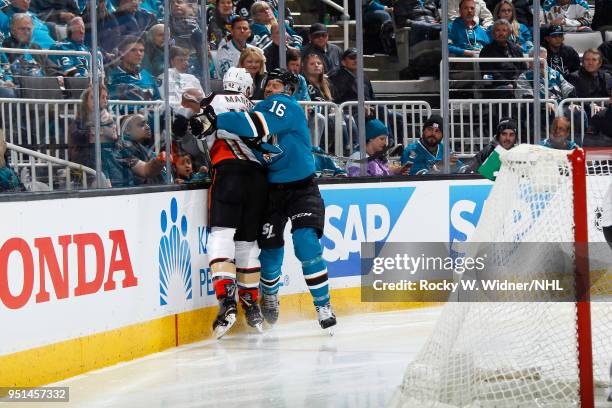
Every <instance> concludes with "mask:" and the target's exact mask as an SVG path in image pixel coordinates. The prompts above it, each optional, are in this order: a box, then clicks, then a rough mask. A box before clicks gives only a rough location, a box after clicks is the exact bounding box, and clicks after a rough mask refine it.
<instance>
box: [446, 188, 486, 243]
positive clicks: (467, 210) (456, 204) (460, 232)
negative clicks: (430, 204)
mask: <svg viewBox="0 0 612 408" xmlns="http://www.w3.org/2000/svg"><path fill="white" fill-rule="evenodd" d="M491 187H492V186H490V185H470V186H450V191H449V193H450V203H449V219H450V222H449V226H450V230H449V235H450V237H449V242H450V243H451V244H452V243H453V242H464V241H467V240H468V239H470V237H471V236H472V234H473V233H474V231H475V230H476V225H478V221H479V220H480V215H481V214H482V209H483V207H484V203H485V200H486V199H487V197H488V196H489V193H490V191H491Z"/></svg>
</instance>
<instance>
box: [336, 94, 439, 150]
mask: <svg viewBox="0 0 612 408" xmlns="http://www.w3.org/2000/svg"><path fill="white" fill-rule="evenodd" d="M365 107H366V116H368V117H375V118H377V119H380V120H381V121H382V122H383V123H384V124H385V125H386V126H387V128H388V129H389V132H390V133H391V140H392V141H393V142H394V143H396V144H398V143H402V144H403V145H404V146H406V145H407V144H408V143H410V142H413V141H415V140H416V139H418V138H419V136H420V134H421V130H422V127H423V123H425V121H426V120H427V118H428V117H429V116H431V111H432V110H431V105H430V104H429V103H428V102H426V101H366V102H365ZM338 108H339V109H338V112H337V119H336V135H335V136H336V141H337V142H340V141H341V142H343V143H342V144H339V143H336V144H335V147H334V148H335V154H336V155H337V156H342V155H343V153H347V152H343V151H342V148H343V147H345V148H347V149H348V150H349V152H348V153H349V154H350V153H353V149H354V147H355V145H357V144H358V142H359V135H358V134H356V132H355V129H356V125H355V126H353V124H356V123H357V101H348V102H344V103H342V104H340V106H339V107H338ZM342 126H346V130H347V134H348V140H342V139H343V129H342Z"/></svg>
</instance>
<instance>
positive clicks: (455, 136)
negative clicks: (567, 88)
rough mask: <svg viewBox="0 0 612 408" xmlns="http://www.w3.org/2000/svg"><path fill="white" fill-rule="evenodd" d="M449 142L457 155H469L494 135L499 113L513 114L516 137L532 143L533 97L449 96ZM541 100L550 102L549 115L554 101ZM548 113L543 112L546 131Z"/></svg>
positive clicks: (500, 115) (545, 102)
mask: <svg viewBox="0 0 612 408" xmlns="http://www.w3.org/2000/svg"><path fill="white" fill-rule="evenodd" d="M449 102H450V118H449V124H450V135H449V140H450V145H451V148H452V149H453V150H454V151H455V152H456V153H457V154H459V155H460V156H462V157H466V156H471V155H473V154H475V153H476V152H478V151H479V150H481V149H482V148H483V147H484V146H485V145H486V144H488V143H489V141H490V140H491V139H492V138H493V137H494V135H495V132H496V129H497V123H498V122H499V119H501V118H503V117H508V116H509V117H513V118H515V119H516V120H517V123H518V124H519V128H518V132H519V134H518V135H517V136H518V140H519V141H520V142H521V143H534V135H533V133H534V132H533V126H532V123H531V122H532V120H533V119H532V116H533V115H532V110H531V111H530V108H531V107H532V105H533V99H451V100H450V101H449ZM540 103H541V104H543V105H545V104H547V103H552V104H553V105H554V107H555V111H554V112H553V115H554V114H555V113H556V112H557V111H558V109H559V108H558V104H557V102H556V101H554V100H552V99H548V100H541V101H540ZM550 119H551V115H543V117H542V120H543V121H544V123H543V125H544V129H543V130H545V131H546V135H548V130H549V129H550V123H551V120H550Z"/></svg>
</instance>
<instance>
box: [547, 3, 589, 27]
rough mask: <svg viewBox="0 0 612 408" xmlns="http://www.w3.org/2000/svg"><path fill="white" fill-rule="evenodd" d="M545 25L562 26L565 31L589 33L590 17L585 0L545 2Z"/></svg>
mask: <svg viewBox="0 0 612 408" xmlns="http://www.w3.org/2000/svg"><path fill="white" fill-rule="evenodd" d="M544 17H545V19H546V23H548V24H557V25H560V26H563V29H564V30H565V31H591V15H590V14H589V4H588V3H587V2H586V0H546V1H545V2H544Z"/></svg>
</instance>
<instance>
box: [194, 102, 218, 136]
mask: <svg viewBox="0 0 612 408" xmlns="http://www.w3.org/2000/svg"><path fill="white" fill-rule="evenodd" d="M189 126H190V127H191V133H192V134H193V135H194V136H208V135H210V134H211V133H212V132H214V131H215V130H217V114H216V113H215V110H214V109H213V107H212V106H210V105H206V106H204V107H203V109H202V112H201V113H199V114H198V115H196V116H193V117H192V118H191V119H189Z"/></svg>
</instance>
